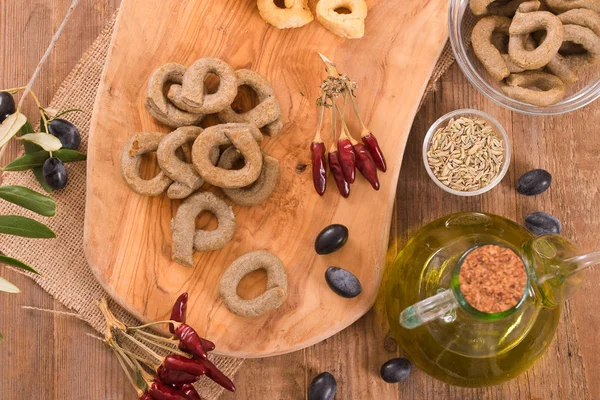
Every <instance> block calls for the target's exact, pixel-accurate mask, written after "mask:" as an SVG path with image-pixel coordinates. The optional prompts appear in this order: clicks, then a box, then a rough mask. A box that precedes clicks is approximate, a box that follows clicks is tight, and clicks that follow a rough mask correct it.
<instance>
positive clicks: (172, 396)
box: [148, 381, 188, 400]
mask: <svg viewBox="0 0 600 400" xmlns="http://www.w3.org/2000/svg"><path fill="white" fill-rule="evenodd" d="M148 394H149V395H150V397H152V398H153V399H154V400H188V398H187V397H186V395H185V394H184V393H183V392H182V391H180V390H177V389H175V388H172V387H169V386H167V385H165V384H164V383H162V382H160V381H154V382H153V383H152V386H150V389H148Z"/></svg>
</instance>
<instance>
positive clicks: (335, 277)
mask: <svg viewBox="0 0 600 400" xmlns="http://www.w3.org/2000/svg"><path fill="white" fill-rule="evenodd" d="M325 280H326V281H327V284H328V285H329V287H330V288H331V290H333V291H334V292H335V293H337V294H338V295H340V296H342V297H345V298H347V299H351V298H353V297H356V296H358V295H359V294H360V293H361V292H362V286H361V284H360V281H359V280H358V278H357V277H356V276H354V275H353V274H352V273H351V272H349V271H346V270H345V269H343V268H338V267H329V268H327V271H325Z"/></svg>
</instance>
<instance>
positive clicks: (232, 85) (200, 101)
mask: <svg viewBox="0 0 600 400" xmlns="http://www.w3.org/2000/svg"><path fill="white" fill-rule="evenodd" d="M210 73H213V74H215V75H217V76H218V77H219V88H218V89H217V92H216V93H211V94H206V93H205V88H204V79H205V78H206V76H207V75H208V74H210ZM237 88H238V86H237V77H236V76H235V71H234V70H233V68H231V66H230V65H229V64H227V63H226V62H225V61H222V60H219V59H218V58H201V59H199V60H198V61H196V62H195V63H193V64H192V65H191V66H190V67H189V68H188V69H187V71H185V74H184V75H183V80H182V82H181V86H179V85H174V86H171V88H170V90H169V95H168V96H169V98H170V99H171V101H172V102H173V103H174V104H175V105H177V107H179V108H181V109H183V110H186V111H189V112H191V113H199V114H214V113H217V112H219V111H221V110H223V109H224V108H225V107H227V106H229V105H230V104H231V103H232V102H233V100H234V99H235V96H236V95H237Z"/></svg>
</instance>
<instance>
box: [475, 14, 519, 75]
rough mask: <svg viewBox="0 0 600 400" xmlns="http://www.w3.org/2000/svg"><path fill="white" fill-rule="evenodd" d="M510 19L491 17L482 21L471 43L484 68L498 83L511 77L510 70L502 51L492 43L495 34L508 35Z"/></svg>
mask: <svg viewBox="0 0 600 400" xmlns="http://www.w3.org/2000/svg"><path fill="white" fill-rule="evenodd" d="M509 26H510V18H507V17H500V16H490V17H484V18H482V19H480V20H479V21H478V22H477V24H476V25H475V27H474V28H473V33H472V34H471V43H472V44H473V51H474V52H475V54H476V55H477V57H478V58H479V60H480V61H481V63H482V64H483V66H484V68H485V69H486V70H487V71H488V72H489V74H490V75H491V76H492V78H494V79H495V80H497V81H501V80H502V79H504V78H506V77H507V76H508V75H510V70H509V68H508V66H507V65H506V62H505V60H504V58H503V57H502V54H500V50H498V49H497V48H496V46H494V44H493V43H492V35H493V34H494V33H502V34H506V35H508V27H509Z"/></svg>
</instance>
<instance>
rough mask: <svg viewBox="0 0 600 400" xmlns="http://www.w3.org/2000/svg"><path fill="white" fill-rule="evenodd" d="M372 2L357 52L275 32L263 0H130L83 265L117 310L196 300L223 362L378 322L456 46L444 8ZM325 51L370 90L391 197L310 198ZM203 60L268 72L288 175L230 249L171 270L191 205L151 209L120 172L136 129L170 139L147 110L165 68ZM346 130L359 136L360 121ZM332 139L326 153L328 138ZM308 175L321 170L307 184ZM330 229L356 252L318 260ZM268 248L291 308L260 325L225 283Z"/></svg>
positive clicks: (157, 315)
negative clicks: (436, 71)
mask: <svg viewBox="0 0 600 400" xmlns="http://www.w3.org/2000/svg"><path fill="white" fill-rule="evenodd" d="M314 3H316V2H314ZM367 3H368V6H369V14H368V17H367V20H366V35H365V37H364V38H363V39H360V40H346V39H343V38H340V37H337V36H335V35H333V34H332V33H330V32H329V31H327V30H325V29H324V28H323V27H322V26H321V25H320V24H319V23H318V22H317V21H316V20H315V21H313V22H312V23H311V24H309V25H307V26H304V27H302V28H300V29H293V30H278V29H276V28H273V27H272V26H270V25H268V24H266V23H265V22H264V21H263V20H262V19H261V18H260V16H259V13H258V10H257V8H256V1H254V0H211V1H208V0H202V1H200V0H123V2H122V3H121V4H122V6H121V10H120V12H119V17H118V21H117V24H116V27H115V33H114V37H113V41H112V45H111V47H110V50H109V51H110V54H109V58H108V63H107V66H106V67H105V71H104V76H103V80H102V83H101V86H100V90H99V93H98V98H97V100H96V105H95V109H94V116H93V120H92V124H91V130H90V139H89V149H88V180H87V208H86V220H85V254H86V257H87V260H88V262H89V264H90V266H91V268H92V270H93V271H94V273H95V275H96V277H97V278H98V280H99V281H100V283H101V284H102V285H103V286H104V288H105V289H106V290H107V291H108V293H109V294H110V295H111V296H112V297H113V298H114V299H115V300H116V301H117V302H118V303H119V304H121V305H122V306H123V307H125V308H126V309H127V310H129V311H130V312H131V313H132V314H134V315H135V316H136V317H138V318H140V319H141V320H143V321H150V320H163V319H167V318H168V316H169V313H170V308H171V305H172V303H173V301H174V300H175V299H176V297H177V296H178V295H179V294H180V293H181V292H184V291H187V292H189V294H190V300H189V307H188V310H189V311H188V312H189V315H188V323H189V324H190V325H192V326H193V327H194V328H196V330H197V331H198V332H199V333H200V334H201V335H202V336H205V337H207V338H209V339H211V340H213V341H214V342H216V343H217V349H216V351H215V352H216V353H218V354H222V355H230V356H237V357H264V356H272V355H276V354H281V353H286V352H291V351H294V350H298V349H301V348H303V347H306V346H309V345H312V344H314V343H317V342H319V341H321V340H324V339H326V338H328V337H330V336H332V335H333V334H335V333H337V332H339V331H340V330H342V329H344V328H345V327H347V326H348V325H350V324H351V323H353V322H354V321H356V320H357V319H358V318H360V317H361V316H362V315H364V314H365V313H366V312H367V311H368V310H369V308H370V307H371V306H372V305H373V303H374V301H375V297H376V295H377V291H378V289H379V286H380V283H381V277H382V273H383V269H384V262H385V254H386V247H387V242H388V234H389V227H390V219H391V215H392V208H393V204H394V197H395V193H396V183H397V179H398V174H399V172H400V165H401V162H402V155H403V152H404V147H405V144H406V140H407V137H408V134H409V130H410V127H411V124H412V121H413V118H414V115H415V113H416V110H417V107H418V104H419V101H420V99H421V96H422V94H423V91H424V88H425V85H426V84H427V81H428V79H429V77H430V75H431V73H432V70H433V67H434V65H435V63H436V60H437V58H438V56H439V54H440V52H441V50H442V48H443V46H444V43H445V41H446V36H447V22H446V16H447V6H448V1H447V0H404V1H392V0H369V1H367ZM314 7H315V4H313V2H312V1H311V8H312V10H313V11H314ZM317 52H321V53H323V54H325V55H327V56H328V57H329V58H331V59H332V60H334V61H335V62H336V63H337V66H338V69H339V70H340V72H342V73H347V74H349V75H350V77H351V78H352V79H354V80H355V81H356V82H357V83H358V90H357V95H358V106H359V108H360V110H361V113H362V115H363V118H364V119H365V120H366V123H367V125H368V126H369V127H370V129H371V130H372V131H373V132H374V133H375V135H376V136H377V138H378V139H379V143H380V145H381V146H382V148H383V149H384V152H385V155H386V158H387V161H388V171H387V173H385V174H380V180H381V189H380V190H379V192H375V191H374V190H372V189H371V187H370V185H369V184H368V183H367V182H366V181H365V180H364V179H363V178H362V177H358V178H357V183H355V184H354V185H353V186H352V193H351V195H350V197H349V198H348V199H343V198H342V197H341V196H340V195H339V194H338V192H337V190H336V188H335V184H334V182H333V178H331V177H330V178H329V182H328V189H327V192H326V194H325V196H324V197H319V196H318V195H317V194H316V193H315V191H314V189H313V186H312V181H311V172H310V171H311V168H310V154H309V144H310V142H311V140H312V137H313V135H314V131H315V127H316V122H317V109H316V106H315V100H316V99H317V98H318V97H319V85H320V83H321V80H322V79H323V78H324V77H325V72H324V66H323V64H322V61H321V60H320V58H319V57H318V54H317ZM201 57H219V58H221V59H223V60H225V61H227V62H228V63H230V64H231V65H232V66H233V67H234V68H236V69H237V68H250V69H253V70H256V71H258V72H260V73H261V74H263V75H265V76H266V77H267V78H268V79H269V80H270V81H271V82H272V84H273V86H274V89H275V93H276V96H277V98H278V100H279V102H280V104H281V109H282V113H283V121H284V124H285V125H284V129H283V131H282V132H281V134H280V135H279V136H278V137H277V138H274V139H271V138H267V139H266V140H265V142H264V143H263V145H262V147H263V149H264V150H265V151H266V152H267V153H268V154H270V155H272V156H274V157H276V158H278V159H279V160H280V162H281V167H282V168H281V179H280V182H279V186H278V187H277V189H276V190H275V192H274V193H273V194H272V196H271V197H270V199H269V200H268V201H267V202H266V203H264V204H263V205H261V206H256V207H252V208H247V207H241V206H237V205H234V206H233V208H234V212H235V214H236V218H237V226H238V228H237V231H236V233H235V235H234V237H233V239H232V241H231V242H230V243H228V244H227V245H226V246H225V247H224V248H223V249H222V250H219V251H212V252H207V253H196V254H195V256H194V261H195V263H196V267H195V268H187V267H183V266H180V265H178V264H176V263H174V262H173V261H171V229H170V220H171V217H172V216H173V215H174V214H175V212H176V210H177V206H178V204H179V203H178V202H174V201H171V200H169V199H168V198H167V197H166V195H163V196H159V197H154V198H151V197H142V196H140V195H137V194H136V193H134V192H132V191H131V190H129V188H128V187H127V186H126V185H125V182H124V181H123V179H122V178H121V174H120V159H121V152H122V150H123V147H124V145H125V143H126V141H127V140H128V138H129V137H130V136H131V135H132V134H133V133H134V132H138V131H158V132H165V133H167V132H169V131H170V130H169V128H167V127H165V126H162V125H160V124H158V123H156V122H155V121H154V120H153V118H152V117H151V116H150V115H149V114H148V112H147V111H146V109H145V107H144V102H145V93H146V83H147V81H148V78H149V76H150V74H151V73H152V71H153V70H154V69H155V68H156V67H158V66H160V65H162V64H165V63H168V62H178V63H181V64H184V65H190V64H192V63H193V62H194V61H195V60H196V59H198V58H201ZM350 122H351V123H350V126H351V129H353V131H354V132H355V133H356V137H358V133H357V132H358V131H359V130H358V125H357V122H356V121H355V120H354V119H351V121H350ZM324 132H326V135H325V137H326V138H328V141H329V142H330V139H329V132H330V131H329V125H326V127H325V130H324ZM304 164H308V165H309V166H308V168H306V169H305V170H304V171H302V168H299V166H300V167H301V166H302V165H304ZM145 168H146V169H152V168H153V166H152V165H150V164H148V165H147V166H146V167H145ZM398 206H399V207H402V204H399V205H398ZM206 220H207V219H206V218H204V219H203V220H202V221H200V222H199V223H200V224H203V223H205V222H206ZM331 223H341V224H344V225H346V226H347V227H348V228H349V230H350V239H349V241H348V243H347V244H346V245H345V247H343V249H342V250H341V251H338V252H336V253H334V254H331V255H328V256H318V255H317V254H316V253H315V251H314V249H313V246H314V240H315V237H316V236H317V234H318V233H319V231H321V229H323V228H324V227H325V226H327V225H328V224H331ZM262 249H266V250H269V251H271V252H273V253H274V254H276V255H277V256H279V257H280V258H281V260H282V261H283V263H284V265H285V268H286V271H287V274H288V292H289V294H288V297H287V300H286V302H285V304H284V305H283V306H282V307H281V308H279V309H277V310H274V311H271V312H269V313H267V314H265V315H263V316H260V317H258V318H242V317H238V316H236V315H234V314H232V313H231V312H229V310H228V309H227V308H226V307H225V306H224V305H223V303H222V302H221V300H220V298H219V295H218V292H217V287H218V282H219V279H220V277H221V274H222V273H223V271H224V270H225V269H226V268H227V266H229V264H230V263H231V262H232V261H233V260H235V259H236V258H238V257H239V256H241V255H242V254H245V253H247V252H250V251H254V250H262ZM332 265H334V266H340V267H343V268H345V269H347V270H349V271H351V272H353V273H354V274H355V275H356V276H357V277H358V278H359V279H360V281H361V282H362V285H363V292H362V294H361V295H360V296H358V297H357V298H355V299H350V300H349V299H343V298H341V297H339V296H337V295H335V294H334V293H333V292H332V291H331V290H330V289H329V287H328V286H327V284H326V282H325V278H324V273H325V270H326V268H327V267H328V266H332ZM264 282H265V280H264V274H263V276H261V274H260V273H254V274H252V275H251V276H249V277H248V278H246V279H245V280H244V281H242V284H241V285H240V288H239V289H238V290H239V292H240V293H241V294H242V295H246V296H251V295H257V294H258V293H260V292H261V290H262V288H264V285H265V283H264Z"/></svg>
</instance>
